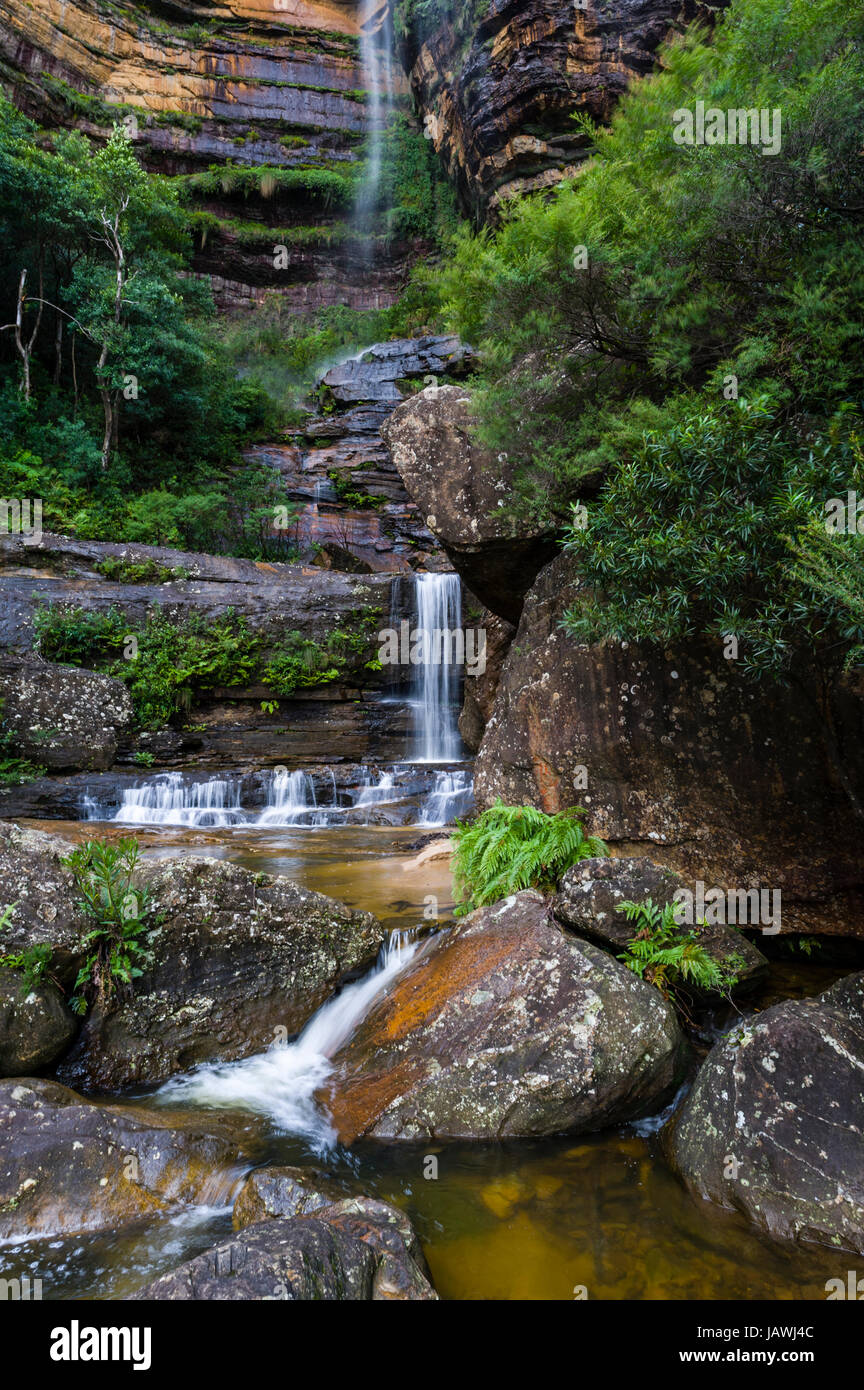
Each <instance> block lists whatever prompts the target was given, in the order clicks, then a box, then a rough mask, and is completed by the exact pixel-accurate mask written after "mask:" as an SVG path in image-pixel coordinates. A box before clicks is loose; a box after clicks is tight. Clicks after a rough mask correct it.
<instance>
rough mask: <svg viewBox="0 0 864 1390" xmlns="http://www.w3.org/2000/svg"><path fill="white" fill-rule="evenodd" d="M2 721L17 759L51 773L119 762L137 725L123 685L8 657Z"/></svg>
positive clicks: (2, 661) (2, 665) (2, 672)
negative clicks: (120, 747)
mask: <svg viewBox="0 0 864 1390" xmlns="http://www.w3.org/2000/svg"><path fill="white" fill-rule="evenodd" d="M0 715H2V720H3V726H4V728H5V730H6V731H8V732H9V733H11V735H12V737H13V740H14V748H15V753H16V756H17V757H21V758H27V759H29V760H30V761H31V762H33V763H36V764H37V765H39V766H42V767H46V768H48V769H50V770H52V771H62V770H64V769H68V768H87V769H91V770H97V769H100V768H107V767H110V766H111V764H112V763H113V762H114V759H115V758H116V756H117V746H118V743H119V742H120V740H121V739H122V737H123V736H124V734H125V733H126V732H127V730H128V729H129V727H130V725H131V724H132V701H131V699H130V697H129V692H128V690H127V689H126V687H125V685H123V683H122V681H118V680H114V679H113V678H112V677H111V676H105V675H101V674H100V673H98V672H96V671H86V670H83V669H81V668H80V667H76V666H58V665H55V664H54V663H53V662H45V661H34V660H28V659H24V660H19V659H17V658H16V657H14V656H5V657H0ZM0 806H2V801H0ZM0 813H2V812H0Z"/></svg>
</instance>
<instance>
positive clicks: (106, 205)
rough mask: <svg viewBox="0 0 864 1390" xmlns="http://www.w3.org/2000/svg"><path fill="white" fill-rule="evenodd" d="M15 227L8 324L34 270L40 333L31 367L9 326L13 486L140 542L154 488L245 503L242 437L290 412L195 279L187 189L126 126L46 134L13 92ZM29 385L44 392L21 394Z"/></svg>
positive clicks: (4, 355) (4, 425) (1, 458)
mask: <svg viewBox="0 0 864 1390" xmlns="http://www.w3.org/2000/svg"><path fill="white" fill-rule="evenodd" d="M0 234H2V238H3V244H4V249H5V251H6V255H5V257H4V261H3V265H2V267H0V302H3V303H5V304H6V306H7V308H6V311H5V312H4V319H5V321H6V322H7V323H9V322H10V321H11V320H12V319H14V317H15V306H16V303H17V299H18V285H19V277H20V275H21V272H22V270H26V271H27V282H26V298H25V300H24V304H23V336H24V338H25V340H27V341H28V342H29V340H30V338H31V336H32V349H31V350H29V354H28V359H27V362H26V363H25V362H24V361H23V359H22V356H21V354H20V352H18V351H17V350H16V346H15V342H14V338H13V335H12V334H11V333H10V332H6V333H3V334H0V488H2V489H3V491H4V493H5V495H9V493H10V492H11V494H12V495H16V493H17V495H36V496H41V497H42V498H43V501H44V507H45V522H46V524H48V525H50V526H52V527H54V528H55V529H63V530H65V531H67V532H69V531H71V532H73V533H75V534H79V535H82V536H89V537H95V538H101V537H110V538H112V539H116V538H117V537H118V536H120V537H121V538H124V539H125V538H127V537H126V536H125V534H124V522H125V519H126V515H127V512H128V509H129V506H130V503H134V500H135V498H136V497H137V495H139V494H141V493H146V492H149V491H152V490H153V489H160V488H163V487H170V489H171V490H172V492H174V493H175V494H176V495H177V496H178V498H183V497H185V496H186V495H188V494H190V493H192V494H203V495H206V494H207V493H209V492H210V491H211V490H212V489H213V488H215V489H216V490H217V491H220V492H221V494H222V496H223V497H227V496H231V495H232V493H231V489H230V488H229V486H228V481H227V470H228V468H229V466H234V465H236V457H237V453H238V449H239V446H240V445H241V444H242V443H243V442H244V441H248V440H251V439H255V438H259V437H261V436H262V435H264V434H266V433H270V432H272V430H273V428H274V427H275V425H276V424H277V423H278V418H277V412H276V408H275V406H274V403H273V402H272V401H271V400H270V398H269V397H267V395H266V393H265V392H263V391H262V390H261V389H260V388H259V387H258V386H256V385H255V383H254V382H241V381H238V380H237V379H236V377H235V375H234V372H233V370H232V364H231V362H230V359H229V357H228V356H227V354H226V353H225V351H224V349H223V347H222V346H221V343H220V340H219V337H218V335H217V334H215V333H214V332H213V316H214V307H213V303H212V300H211V298H210V294H209V290H208V288H207V286H206V284H205V283H204V282H203V281H201V280H198V279H195V278H192V277H190V276H188V274H186V266H187V264H188V259H189V256H190V254H191V250H192V239H191V236H190V235H189V229H188V214H187V213H186V211H185V210H184V208H183V207H182V206H181V204H180V202H179V199H178V189H177V187H176V185H175V184H174V183H172V181H170V180H168V179H165V178H163V177H160V176H158V175H151V174H148V173H146V172H145V171H144V170H143V169H142V168H141V166H140V165H139V164H138V162H137V159H136V157H135V153H134V150H133V149H132V147H131V145H130V143H129V141H128V139H127V138H126V137H125V135H124V134H123V132H122V131H121V130H120V129H119V127H118V128H116V129H115V131H114V133H113V134H112V135H111V137H110V139H109V140H108V141H107V142H106V143H104V144H103V145H101V146H97V145H95V144H91V143H89V142H88V141H87V140H86V139H85V138H84V137H83V136H81V135H79V134H69V133H62V132H59V133H55V134H53V135H52V136H50V137H45V138H43V137H41V136H40V135H39V133H38V132H37V130H36V127H35V126H34V125H33V124H32V123H31V122H30V121H28V120H27V119H26V118H25V117H23V116H22V115H20V114H19V113H18V112H17V111H16V110H15V109H14V108H13V107H12V106H11V105H10V104H9V103H8V102H6V101H5V100H2V99H0ZM118 246H119V247H121V248H122V252H123V258H122V293H121V294H120V297H119V299H118V297H117V286H118V262H117V248H118ZM28 378H29V392H28V390H27V389H24V390H19V387H22V386H23V387H25V388H26V387H27V382H28ZM106 411H108V413H109V416H110V420H111V428H110V431H109V434H108V437H107V449H108V458H107V463H103V451H104V450H105V448H106ZM214 473H215V474H216V477H215V479H214ZM205 478H206V480H207V487H206V489H205V488H204V487H202V486H201V484H202V481H203V480H204V479H205ZM25 487H28V488H29V494H28V493H23V489H24V488H25ZM146 539H149V537H147V538H146ZM226 543H227V544H228V545H229V546H230V545H233V544H234V536H233V535H230V536H228V537H226Z"/></svg>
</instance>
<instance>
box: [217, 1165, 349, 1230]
mask: <svg viewBox="0 0 864 1390" xmlns="http://www.w3.org/2000/svg"><path fill="white" fill-rule="evenodd" d="M345 1195H346V1194H345V1189H344V1185H343V1184H342V1183H339V1182H337V1181H336V1179H335V1178H332V1177H330V1176H329V1175H328V1174H327V1173H323V1172H321V1170H320V1169H318V1168H291V1167H272V1168H256V1169H255V1170H254V1172H252V1173H250V1174H249V1176H248V1177H247V1178H246V1179H245V1181H244V1182H243V1186H242V1187H241V1188H240V1191H239V1192H238V1193H237V1196H236V1198H235V1199H234V1211H233V1213H232V1224H233V1226H234V1229H235V1231H240V1230H242V1229H243V1227H244V1226H254V1225H256V1224H257V1223H258V1222H259V1221H270V1220H275V1219H276V1218H277V1217H282V1218H285V1217H290V1216H307V1215H308V1214H309V1213H310V1212H313V1211H318V1210H320V1208H321V1207H329V1206H331V1205H332V1204H333V1203H334V1202H341V1201H342V1200H343V1198H344V1197H345Z"/></svg>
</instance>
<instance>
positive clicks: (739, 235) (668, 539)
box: [439, 0, 864, 694]
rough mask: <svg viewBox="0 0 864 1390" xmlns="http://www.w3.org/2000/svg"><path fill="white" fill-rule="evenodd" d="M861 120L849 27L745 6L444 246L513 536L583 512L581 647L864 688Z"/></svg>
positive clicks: (822, 14)
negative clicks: (713, 646)
mask: <svg viewBox="0 0 864 1390" xmlns="http://www.w3.org/2000/svg"><path fill="white" fill-rule="evenodd" d="M697 102H703V103H704V109H705V110H709V111H710V109H711V108H715V109H719V110H720V111H721V112H726V111H727V110H731V109H733V108H734V109H735V110H741V111H742V113H746V111H749V110H751V109H752V110H755V111H756V112H757V114H758V115H759V119H760V121H761V125H760V129H759V135H758V140H757V142H756V143H753V142H752V141H751V140H750V136H752V129H751V127H749V126H748V128H747V129H748V132H749V134H748V143H732V142H729V143H725V142H724V140H719V141H718V142H717V143H708V142H706V143H698V142H694V143H691V144H687V143H682V142H679V141H678V140H676V138H675V133H676V129H679V131H680V128H681V125H682V122H681V113H682V112H684V113H686V112H688V111H689V112H693V111H695V109H696V103H697ZM862 118H864V17H862V12H861V11H860V9H857V10H854V9H853V10H850V8H849V7H848V6H847V5H844V4H843V3H841V0H817V2H816V3H809V0H788V2H787V0H784V2H783V3H780V2H779V0H753V3H750V4H747V5H743V4H738V3H734V4H733V5H732V7H731V8H730V9H729V11H727V12H726V13H725V15H724V16H723V17H722V19H719V20H718V23H717V27H716V29H715V31H714V32H713V33H712V34H707V33H706V32H704V31H700V30H698V29H697V30H694V31H691V32H690V33H689V34H688V35H687V36H685V37H684V38H683V39H681V38H679V39H675V40H674V41H672V42H670V43H669V44H668V45H667V47H666V49H665V51H664V57H663V64H662V68H661V70H660V71H658V72H657V73H655V74H654V75H652V76H650V77H648V78H646V79H645V80H644V81H643V82H641V83H639V84H638V85H637V86H635V87H634V88H633V89H632V90H631V92H630V93H629V94H628V95H627V96H626V97H625V99H624V100H623V101H622V103H621V105H620V107H619V109H618V111H617V112H616V115H615V117H614V119H613V121H612V123H611V126H610V128H608V129H597V128H594V127H591V129H590V133H591V136H592V139H593V142H594V145H595V150H596V153H595V156H594V158H593V159H592V161H591V163H590V164H589V166H588V167H587V168H586V169H585V170H584V171H583V173H582V174H581V175H580V176H579V177H578V178H577V179H576V180H574V181H572V182H570V183H568V184H565V185H563V186H561V187H560V188H558V189H557V190H556V191H555V192H554V193H553V194H551V195H550V196H548V197H544V198H529V199H524V200H522V201H519V202H516V203H514V204H512V205H511V206H510V208H509V209H508V211H507V213H506V215H505V217H504V220H503V223H502V225H501V226H500V228H499V229H498V230H495V231H491V230H490V231H486V232H484V233H482V234H480V235H479V236H473V235H470V234H468V233H465V232H463V233H462V234H461V235H460V236H459V238H458V239H457V242H456V245H455V252H454V257H453V259H452V261H451V262H450V263H449V265H448V266H447V268H446V270H445V272H444V273H443V275H442V277H441V279H440V281H439V292H440V296H441V304H442V311H443V312H444V314H445V316H446V317H447V318H448V319H449V321H450V323H451V324H452V325H453V326H455V327H458V329H459V330H460V331H461V332H462V333H463V334H464V335H465V336H466V337H468V338H469V339H470V340H471V341H472V343H473V344H474V345H475V346H476V347H478V348H480V349H481V351H482V353H483V355H484V357H485V360H486V363H487V375H486V383H485V387H484V390H483V391H482V393H481V395H480V409H481V416H482V427H481V428H482V433H483V435H484V437H485V441H486V442H487V443H489V444H491V445H493V446H494V447H496V448H498V449H501V450H506V451H508V452H509V454H510V456H511V458H518V459H519V460H521V464H522V467H521V474H520V478H519V498H518V503H517V505H518V506H520V507H521V509H522V510H523V511H524V512H527V513H529V514H531V515H532V516H534V517H535V518H536V517H541V518H543V519H544V520H547V521H550V522H551V523H553V524H554V523H556V522H558V523H559V524H560V523H563V522H564V521H565V520H566V518H567V513H568V510H570V509H571V508H572V506H573V504H574V503H576V502H578V503H579V505H578V507H577V509H576V512H575V514H574V517H573V524H572V525H571V527H570V530H569V532H568V543H569V545H570V546H571V547H572V549H573V551H574V553H575V555H576V558H577V561H578V564H579V568H580V571H581V573H582V575H583V576H584V578H585V580H586V595H587V594H588V593H593V594H594V595H595V597H594V598H591V597H587V596H586V597H585V598H584V599H580V601H579V603H578V605H577V607H576V608H574V609H572V610H571V612H570V614H569V615H568V622H569V626H570V629H571V631H573V632H574V633H575V634H576V635H578V636H580V637H582V638H583V639H586V640H598V639H603V638H606V637H616V638H626V639H630V640H640V641H649V642H657V643H661V644H665V645H667V646H671V645H674V644H675V643H679V644H680V643H681V642H682V641H683V642H686V641H690V640H692V639H695V638H706V637H707V638H708V639H709V640H716V641H717V642H718V643H721V642H722V643H726V642H727V639H730V638H731V639H734V643H735V647H734V650H728V651H724V655H726V656H729V657H735V658H737V659H738V660H740V661H742V662H743V663H744V665H745V666H746V668H747V669H748V670H749V671H750V672H751V673H753V674H762V673H770V674H772V675H777V674H782V675H783V676H784V677H786V678H790V679H793V680H796V681H800V682H801V683H802V684H803V683H804V682H805V680H807V679H808V678H810V677H813V678H814V681H815V688H816V690H817V691H821V692H822V693H823V694H824V691H825V689H826V688H830V686H831V685H832V684H833V682H834V680H835V679H836V677H837V675H838V674H839V673H840V671H841V670H842V669H843V668H844V666H846V665H848V664H849V663H850V661H857V660H858V658H859V655H860V651H861V645H862V642H864V586H862V582H861V579H860V559H861V544H862V541H861V537H860V535H859V534H858V527H857V512H855V499H856V498H857V492H856V489H858V488H860V486H861V482H862V479H861V465H862V454H861V444H860V438H861V430H862V402H864V334H862V328H861V325H862V322H864V239H862V235H861V232H862V218H864V166H862V160H861V157H860V130H861V125H862ZM583 124H584V122H583ZM763 126H764V127H765V132H763V130H762V127H763ZM586 129H587V126H586ZM768 131H770V133H771V135H770V139H769V138H768V134H767V133H766V132H768ZM763 137H764V138H763ZM775 137H776V138H775ZM849 492H851V493H852V494H853V503H852V511H853V512H855V514H854V516H853V517H852V522H851V526H850V525H847V518H846V512H845V501H846V499H847V494H848V493H849ZM831 499H842V500H843V502H844V511H843V517H842V518H841V519H840V521H838V523H837V524H835V525H834V526H833V527H829V528H827V529H826V524H825V523H826V513H827V512H829V511H830V509H831V507H832V506H834V507H835V511H836V512H837V513H838V514H839V511H840V507H839V502H834V503H832V501H831ZM850 532H851V534H850ZM739 646H740V650H739V649H738V648H739ZM718 650H719V648H718ZM810 688H811V690H812V689H813V688H814V684H813V682H811V683H810Z"/></svg>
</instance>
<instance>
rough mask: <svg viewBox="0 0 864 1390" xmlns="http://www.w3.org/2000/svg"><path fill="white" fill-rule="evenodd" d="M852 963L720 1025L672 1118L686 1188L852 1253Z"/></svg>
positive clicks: (859, 1101) (858, 1108) (858, 1142)
mask: <svg viewBox="0 0 864 1390" xmlns="http://www.w3.org/2000/svg"><path fill="white" fill-rule="evenodd" d="M862 1076H864V972H861V973H859V974H856V975H850V976H848V977H847V978H846V979H844V980H841V981H840V982H839V983H838V984H836V985H834V986H832V988H831V989H828V990H826V991H825V993H824V994H821V995H818V996H816V997H815V998H812V999H800V1000H796V1001H794V1002H793V1001H788V1002H786V1003H783V1004H777V1005H775V1006H774V1007H773V1008H770V1009H766V1010H765V1011H764V1013H761V1014H759V1015H757V1017H756V1018H754V1019H751V1020H749V1021H748V1022H747V1023H744V1024H741V1025H739V1026H737V1027H735V1028H733V1029H732V1031H731V1032H730V1033H728V1034H727V1035H726V1037H725V1038H723V1039H721V1041H720V1042H718V1043H717V1044H716V1045H715V1046H714V1048H713V1049H712V1050H711V1052H710V1053H709V1054H708V1057H707V1059H706V1061H705V1063H704V1064H703V1066H702V1068H701V1070H700V1072H699V1074H698V1076H697V1078H696V1083H695V1085H694V1087H693V1090H692V1091H691V1092H690V1095H689V1096H688V1097H687V1100H686V1101H685V1102H684V1105H683V1107H682V1109H681V1111H680V1112H679V1114H678V1116H677V1117H676V1118H675V1119H674V1120H673V1121H672V1125H671V1132H670V1135H669V1141H668V1147H669V1152H670V1156H671V1159H672V1162H673V1163H674V1165H675V1167H676V1168H677V1170H678V1172H679V1173H680V1174H681V1176H682V1178H683V1179H684V1181H685V1182H686V1184H687V1186H688V1187H689V1189H690V1190H691V1192H692V1193H693V1194H694V1195H695V1196H698V1197H702V1198H705V1199H707V1200H708V1201H710V1202H716V1203H717V1205H718V1206H721V1207H726V1208H735V1209H737V1210H738V1211H741V1212H743V1213H744V1214H745V1216H747V1217H748V1218H749V1219H750V1220H751V1221H753V1222H754V1223H755V1224H756V1225H757V1226H759V1227H761V1228H762V1230H764V1231H767V1232H768V1234H769V1235H772V1236H779V1237H785V1238H794V1239H799V1240H814V1241H819V1242H821V1243H824V1244H826V1245H832V1246H837V1247H840V1248H842V1249H845V1250H854V1251H856V1252H857V1253H859V1254H864V1082H862Z"/></svg>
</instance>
